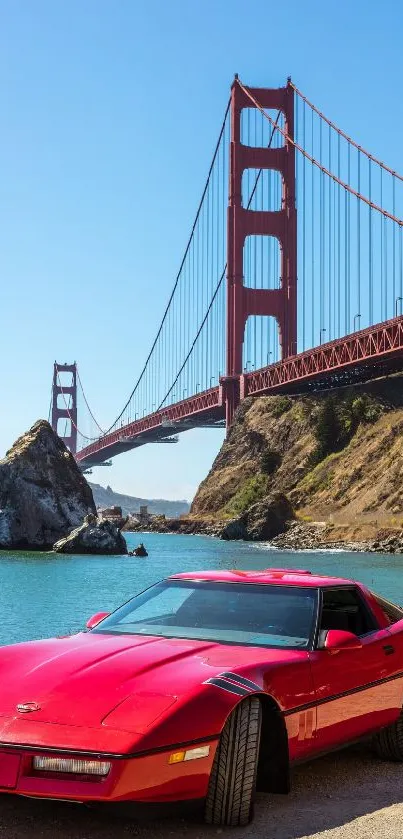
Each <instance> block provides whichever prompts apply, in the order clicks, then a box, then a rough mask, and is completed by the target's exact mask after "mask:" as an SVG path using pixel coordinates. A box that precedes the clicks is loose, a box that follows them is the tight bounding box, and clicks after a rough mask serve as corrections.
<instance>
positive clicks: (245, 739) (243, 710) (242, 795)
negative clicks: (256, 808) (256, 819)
mask: <svg viewBox="0 0 403 839" xmlns="http://www.w3.org/2000/svg"><path fill="white" fill-rule="evenodd" d="M261 725H262V706H261V703H260V701H259V699H257V698H256V697H251V698H250V699H245V700H244V701H243V702H241V703H240V704H239V705H238V706H237V707H236V708H235V710H234V711H233V712H232V714H231V716H230V717H229V718H228V720H227V722H226V724H225V726H224V728H223V730H222V733H221V738H220V742H219V744H218V746H217V751H216V753H215V757H214V762H213V767H212V770H211V775H210V783H209V788H208V793H207V798H206V808H205V821H206V822H207V823H208V824H217V825H231V826H233V827H235V826H238V825H240V826H242V825H246V824H248V823H249V822H250V821H251V819H252V816H253V803H254V798H255V790H256V774H257V765H258V758H259V746H260V734H261Z"/></svg>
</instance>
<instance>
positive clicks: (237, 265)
mask: <svg viewBox="0 0 403 839" xmlns="http://www.w3.org/2000/svg"><path fill="white" fill-rule="evenodd" d="M247 90H248V91H249V93H250V94H251V97H253V99H254V100H255V101H256V102H258V103H259V105H260V106H261V107H262V108H269V109H274V110H276V111H280V112H282V113H283V114H284V133H285V135H286V138H285V139H284V144H283V145H282V146H281V147H280V148H270V147H264V148H259V147H252V146H247V145H244V144H243V143H242V142H241V111H242V109H243V108H256V105H255V104H254V102H253V100H252V99H251V98H249V96H248V95H247V93H246V92H245V90H244V89H243V88H242V86H241V85H240V83H239V82H238V78H237V76H236V77H235V80H234V83H233V85H232V89H231V148H230V175H229V205H228V221H227V370H226V375H225V376H223V377H222V378H221V385H222V388H223V398H224V401H225V405H226V424H227V428H228V427H229V426H230V424H231V422H232V419H233V416H234V412H235V410H236V408H237V406H238V404H239V401H240V398H241V389H242V355H243V342H244V333H245V326H246V321H247V319H248V317H251V316H256V315H268V316H272V317H274V318H275V319H276V321H277V324H278V328H279V337H280V346H281V357H282V358H283V359H284V358H287V357H289V356H290V355H294V354H295V353H296V351H297V212H296V207H295V148H294V145H293V143H292V142H290V141H291V140H292V139H293V137H294V91H293V88H292V86H291V80H290V79H289V80H288V83H287V85H286V87H282V88H275V89H267V88H248V89H247ZM249 168H253V169H273V170H276V171H278V172H280V174H281V178H282V201H281V209H280V210H277V211H270V210H261V211H256V210H248V209H246V207H245V206H243V201H242V173H243V171H244V170H245V169H249ZM247 236H273V237H275V238H276V239H278V242H279V246H280V254H281V280H280V287H279V288H278V289H265V288H263V289H254V288H248V287H247V286H245V285H244V270H243V252H244V244H245V239H246V237H247Z"/></svg>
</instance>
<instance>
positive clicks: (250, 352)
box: [242, 315, 281, 373]
mask: <svg viewBox="0 0 403 839" xmlns="http://www.w3.org/2000/svg"><path fill="white" fill-rule="evenodd" d="M280 357H281V350H280V340H279V328H278V323H277V321H276V319H275V318H273V317H270V316H260V315H251V316H250V317H248V319H247V321H246V326H245V336H244V342H243V352H242V370H243V372H244V373H251V372H252V371H253V370H259V369H260V368H261V367H267V366H268V365H269V364H274V363H275V362H276V361H279V360H280Z"/></svg>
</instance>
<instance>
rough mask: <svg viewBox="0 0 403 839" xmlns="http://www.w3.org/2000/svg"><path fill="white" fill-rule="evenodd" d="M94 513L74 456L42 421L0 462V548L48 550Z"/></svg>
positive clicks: (86, 486)
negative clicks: (89, 514)
mask: <svg viewBox="0 0 403 839" xmlns="http://www.w3.org/2000/svg"><path fill="white" fill-rule="evenodd" d="M95 512H96V510H95V505H94V501H93V497H92V492H91V490H90V488H89V486H88V484H87V481H86V480H85V478H84V476H83V475H82V473H81V471H80V469H79V468H78V466H77V464H76V462H75V460H74V457H73V456H72V455H71V454H70V452H69V451H68V450H67V449H66V447H65V445H64V443H63V442H62V441H61V440H60V439H59V437H57V435H56V434H55V433H54V432H53V431H52V428H51V426H50V425H49V423H47V422H45V420H40V421H39V422H37V423H35V425H33V426H32V428H31V429H30V430H29V431H28V432H27V433H26V434H24V435H23V436H22V437H20V438H19V439H18V440H17V441H16V442H15V443H14V445H13V446H12V448H11V449H10V450H9V451H8V452H7V454H6V457H5V458H4V459H3V460H0V548H28V549H49V548H51V547H52V546H53V544H54V542H56V541H57V540H58V539H60V538H61V537H62V536H65V535H66V534H67V533H69V532H70V531H71V530H72V529H73V528H74V527H77V526H78V525H80V524H81V523H82V521H83V519H84V517H85V516H86V515H87V514H88V513H95Z"/></svg>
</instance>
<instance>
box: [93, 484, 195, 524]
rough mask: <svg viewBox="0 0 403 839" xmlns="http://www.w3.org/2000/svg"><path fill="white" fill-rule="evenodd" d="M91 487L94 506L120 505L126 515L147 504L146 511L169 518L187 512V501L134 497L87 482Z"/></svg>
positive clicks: (108, 487)
mask: <svg viewBox="0 0 403 839" xmlns="http://www.w3.org/2000/svg"><path fill="white" fill-rule="evenodd" d="M89 485H90V487H91V489H92V494H93V496H94V501H95V505H96V507H113V506H117V507H121V508H122V513H123V514H124V515H125V516H127V515H129V513H136V512H138V511H139V509H140V505H142V504H147V507H148V512H149V513H155V514H159V515H166V516H168V517H169V518H174V517H175V516H180V515H181V514H182V513H188V512H189V506H190V505H189V504H188V502H187V501H167V500H166V499H164V498H136V497H135V496H133V495H122V494H121V493H120V492H114V491H113V489H111V487H110V486H107V487H106V489H105V487H102V486H100V485H99V484H91V483H90V484H89Z"/></svg>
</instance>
